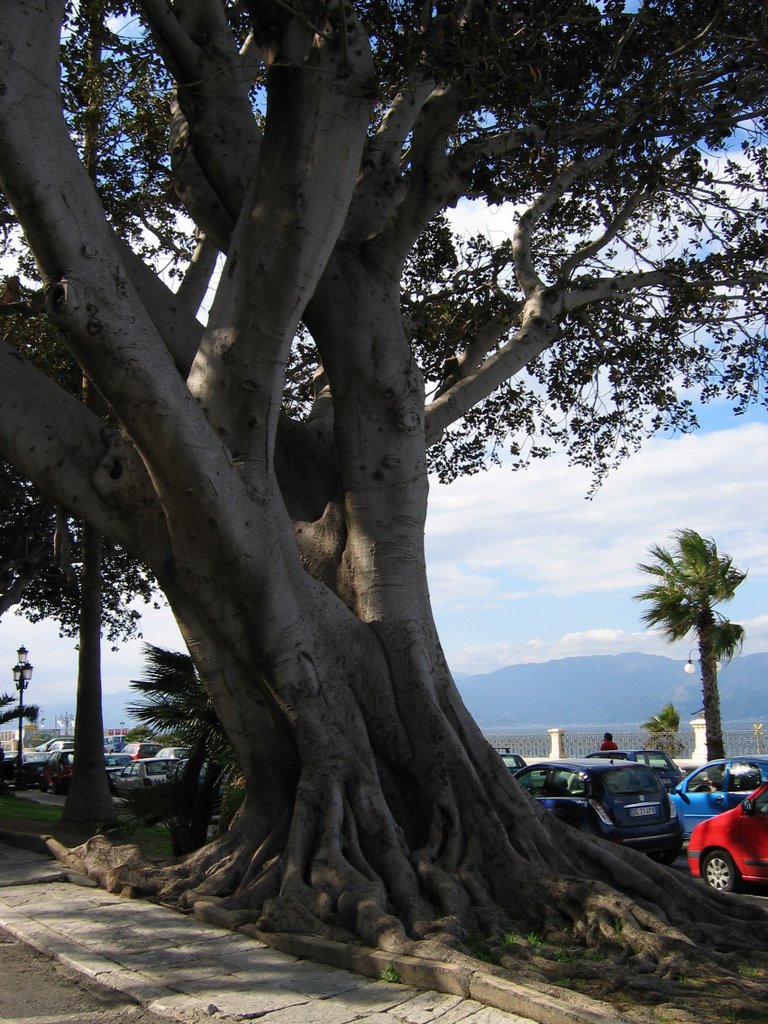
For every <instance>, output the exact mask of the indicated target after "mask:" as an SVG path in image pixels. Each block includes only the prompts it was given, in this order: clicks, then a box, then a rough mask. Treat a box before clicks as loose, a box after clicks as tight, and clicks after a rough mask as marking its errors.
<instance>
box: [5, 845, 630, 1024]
mask: <svg viewBox="0 0 768 1024" xmlns="http://www.w3.org/2000/svg"><path fill="white" fill-rule="evenodd" d="M6 838H8V837H6ZM18 841H19V840H18V838H16V839H15V840H14V842H18ZM31 845H33V844H31ZM0 927H2V928H4V929H6V930H7V931H8V932H9V933H10V934H11V935H13V936H14V937H15V938H17V939H19V940H21V941H22V942H25V943H27V944H28V945H31V946H33V947H34V948H35V949H37V950H38V951H40V952H41V953H44V954H46V955H48V956H51V957H54V958H55V959H56V960H58V961H60V962H61V963H62V964H64V965H65V966H67V967H69V968H70V969H73V970H75V971H78V972H81V973H83V974H85V975H87V976H88V977H90V978H91V979H93V980H95V981H97V982H99V983H101V984H104V985H108V986H111V987H112V988H114V989H117V990H119V991H121V992H122V993H124V994H126V995H128V996H130V997H131V998H133V999H134V1000H135V1001H136V1002H137V1003H139V1004H140V1005H142V1006H143V1007H144V1008H145V1009H147V1010H149V1011H151V1012H153V1013H156V1014H159V1015H161V1016H165V1017H168V1018H171V1019H173V1020H176V1021H181V1022H186V1024H197V1022H202V1021H203V1020H204V1019H205V1020H210V1019H211V1018H214V1019H222V1020H228V1019H234V1020H254V1019H256V1018H266V1019H267V1021H268V1022H269V1024H353V1022H355V1024H357V1022H359V1024H438V1022H439V1024H621V1019H620V1017H619V1016H618V1015H615V1014H613V1013H610V1014H605V1013H602V1012H599V1011H600V1010H601V1009H602V1010H605V1009H606V1008H605V1007H602V1006H601V1004H592V1005H591V1006H586V1005H584V1004H583V1003H579V1004H577V1005H570V1002H569V1001H567V1000H565V999H564V1000H563V1001H562V1002H561V1001H559V1000H557V999H553V998H552V997H551V996H548V995H546V994H537V993H536V992H534V991H533V990H532V989H528V988H525V987H523V986H514V985H512V986H509V988H510V993H511V996H512V998H513V1000H514V999H517V1004H519V1005H522V1006H526V1007H530V1008H531V1010H532V1014H533V1015H532V1016H521V1015H519V1014H517V1013H515V1012H508V1010H505V1009H499V1008H497V1007H496V1006H493V1005H487V1003H488V1002H489V1001H490V1002H491V1003H493V1002H496V1003H499V1002H501V1003H502V1005H508V1003H504V1000H503V999H502V1000H499V999H498V998H494V987H493V985H494V982H496V981H498V979H495V978H493V977H492V976H491V975H484V977H485V988H483V983H482V979H478V984H479V988H478V989H477V991H478V993H479V994H481V995H483V996H484V998H482V999H480V1000H478V999H473V998H468V997H467V994H466V993H465V994H458V993H456V992H454V993H453V994H450V993H449V992H446V991H443V992H438V991H431V990H425V989H426V985H423V984H419V985H418V986H413V987H412V986H411V985H409V984H401V983H395V984H393V983H388V982H385V981H383V980H377V979H380V977H381V975H380V974H378V975H376V976H374V979H371V978H370V977H363V976H361V975H360V974H359V973H354V972H352V971H349V970H344V969H340V968H338V967H333V966H329V965H328V963H322V962H321V963H318V962H316V959H312V960H309V959H306V958H303V957H301V956H295V955H291V954H290V953H288V952H284V951H279V950H278V949H275V948H273V946H272V945H271V944H270V945H266V944H265V943H264V942H261V941H259V940H258V939H257V938H253V937H250V936H248V935H243V934H241V933H238V932H233V931H231V930H229V929H226V928H220V927H216V926H215V925H214V924H209V923H206V922H205V921H200V920H197V919H196V918H195V917H190V916H188V915H183V914H181V913H179V912H177V911H175V910H171V909H169V908H166V907H162V906H158V905H156V904H153V903H149V902H146V901H143V900H136V899H128V898H125V897H121V896H116V895H113V894H110V893H107V892H105V891H104V890H102V889H100V888H98V887H96V886H95V885H94V883H92V882H90V880H88V879H85V878H83V877H82V876H77V875H74V874H73V873H72V872H70V871H68V870H67V869H66V868H65V867H63V866H62V865H61V864H59V863H58V862H56V861H53V860H51V859H50V858H49V857H47V856H45V855H44V854H42V853H40V852H35V851H34V849H23V848H19V847H18V846H10V845H7V844H6V843H4V842H2V841H0ZM296 938H297V939H298V940H300V938H301V937H296ZM305 938H307V939H309V938H310V937H305ZM286 939H290V937H286ZM314 941H315V943H318V942H320V943H321V942H322V940H317V939H315V940H314ZM333 945H334V946H336V945H340V944H333ZM308 948H310V949H313V947H312V946H311V945H310V947H308ZM317 948H319V947H315V950H314V951H315V952H316V951H317ZM368 953H369V954H370V955H378V956H382V955H383V954H380V953H378V954H377V951H373V950H370V951H368ZM321 958H322V957H321ZM326 959H327V957H326ZM403 959H404V960H408V961H410V960H413V959H414V958H403ZM374 962H375V961H374ZM424 963H429V962H421V964H422V966H423V964H424ZM397 966H399V967H402V968H403V969H404V970H405V972H406V974H407V973H408V965H407V964H405V965H404V964H402V963H400V962H399V960H398V963H397ZM444 966H445V967H446V968H448V969H450V967H451V965H444ZM377 970H378V968H377ZM369 973H370V971H369ZM413 976H414V977H417V980H419V981H420V980H422V978H421V977H420V976H419V975H418V974H414V975H413ZM423 977H425V978H426V979H427V980H428V979H429V977H430V975H429V974H428V973H427V974H426V975H423ZM435 977H436V978H438V980H439V977H438V975H437V974H436V975H435ZM405 980H408V979H407V978H406V979H405ZM454 980H455V978H454ZM489 986H490V987H489ZM442 987H443V988H444V989H445V988H446V986H445V985H442ZM447 987H448V988H450V987H451V985H450V984H449V985H448V986H447ZM470 994H471V993H470ZM508 995H509V993H508ZM524 1012H525V1011H524Z"/></svg>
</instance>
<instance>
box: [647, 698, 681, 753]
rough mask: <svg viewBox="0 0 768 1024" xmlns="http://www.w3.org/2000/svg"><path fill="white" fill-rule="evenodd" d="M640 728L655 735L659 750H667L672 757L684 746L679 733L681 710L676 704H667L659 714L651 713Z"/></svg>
mask: <svg viewBox="0 0 768 1024" xmlns="http://www.w3.org/2000/svg"><path fill="white" fill-rule="evenodd" d="M640 728H641V729H644V730H645V731H646V732H647V733H649V734H650V735H651V736H652V737H653V742H654V743H656V744H657V745H658V748H659V750H663V751H665V752H666V753H667V754H669V756H670V757H677V756H678V755H679V754H680V751H681V749H682V746H681V743H680V740H679V738H678V735H677V734H678V732H679V731H680V712H679V711H678V710H677V708H676V707H675V705H674V704H665V705H664V707H663V708H662V709H661V711H660V712H659V713H658V715H651V717H650V718H649V719H648V721H647V722H643V723H642V725H641V726H640Z"/></svg>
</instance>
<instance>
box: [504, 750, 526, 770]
mask: <svg viewBox="0 0 768 1024" xmlns="http://www.w3.org/2000/svg"><path fill="white" fill-rule="evenodd" d="M499 756H500V757H501V760H502V761H503V762H504V764H505V765H506V766H507V768H509V770H510V771H511V772H516V771H517V769H518V768H525V765H526V760H525V758H524V757H523V755H522V754H512V753H510V752H509V751H508V750H504V751H501V750H500V751H499Z"/></svg>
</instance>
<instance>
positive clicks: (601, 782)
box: [515, 758, 683, 864]
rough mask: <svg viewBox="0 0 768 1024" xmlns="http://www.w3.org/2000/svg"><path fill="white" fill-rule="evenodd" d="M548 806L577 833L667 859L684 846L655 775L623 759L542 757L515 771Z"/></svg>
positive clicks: (673, 811) (674, 814)
mask: <svg viewBox="0 0 768 1024" xmlns="http://www.w3.org/2000/svg"><path fill="white" fill-rule="evenodd" d="M515 778H516V779H517V781H518V782H519V783H520V785H521V786H522V787H523V788H524V789H525V790H527V791H528V793H530V795H531V796H533V797H535V798H536V799H537V800H538V801H539V802H540V803H541V804H542V805H543V806H544V807H546V808H547V810H549V811H551V812H552V813H553V814H556V815H557V817H558V818H561V819H562V820H563V821H566V822H567V823H568V824H569V825H573V826H575V827H576V828H578V829H580V830H581V831H582V832H589V833H591V834H592V835H597V836H601V837H602V838H603V839H608V840H610V841H611V842H614V843H622V844H624V845H625V846H631V847H633V848H634V849H636V850H641V851H643V852H644V853H647V854H649V855H650V856H651V857H653V859H654V860H658V861H661V863H663V864H671V863H672V862H673V861H674V860H675V858H676V857H677V855H678V853H679V852H680V849H681V847H682V845H683V830H682V826H681V824H680V820H679V818H678V816H677V811H676V809H675V805H674V803H673V802H672V800H671V799H670V796H669V794H668V793H667V791H666V790H665V789H664V786H663V784H662V782H661V780H660V779H659V777H658V775H657V774H656V773H655V772H654V771H653V769H651V768H649V767H648V766H647V765H645V764H638V763H636V762H634V761H627V760H618V761H612V760H603V759H601V758H594V759H588V758H583V759H574V760H571V759H568V760H558V761H541V762H537V763H536V764H532V765H529V766H528V767H527V768H523V769H522V770H521V771H519V772H516V774H515Z"/></svg>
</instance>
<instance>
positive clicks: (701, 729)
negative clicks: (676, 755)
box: [690, 715, 709, 764]
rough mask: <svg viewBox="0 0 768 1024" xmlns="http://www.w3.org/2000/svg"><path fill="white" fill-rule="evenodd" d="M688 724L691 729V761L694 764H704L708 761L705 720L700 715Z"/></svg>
mask: <svg viewBox="0 0 768 1024" xmlns="http://www.w3.org/2000/svg"><path fill="white" fill-rule="evenodd" d="M690 724H691V728H692V729H693V752H692V753H691V761H695V762H696V764H706V763H707V761H708V760H709V758H708V757H707V720H706V718H705V717H704V715H702V716H701V717H700V718H694V719H692V721H691V723H690Z"/></svg>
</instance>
